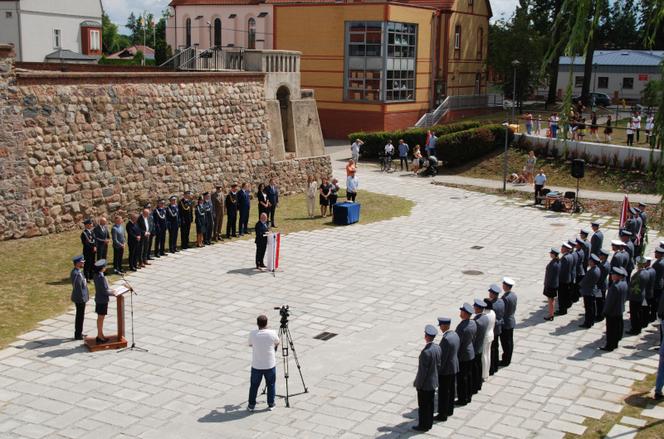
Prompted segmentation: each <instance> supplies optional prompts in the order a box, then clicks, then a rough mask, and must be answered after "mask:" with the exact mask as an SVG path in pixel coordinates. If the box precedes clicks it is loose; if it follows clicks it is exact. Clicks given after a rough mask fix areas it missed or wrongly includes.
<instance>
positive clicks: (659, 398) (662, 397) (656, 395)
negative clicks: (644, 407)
mask: <svg viewBox="0 0 664 439" xmlns="http://www.w3.org/2000/svg"><path fill="white" fill-rule="evenodd" d="M654 398H655V400H657V401H661V400H662V399H664V394H661V393H655V396H654Z"/></svg>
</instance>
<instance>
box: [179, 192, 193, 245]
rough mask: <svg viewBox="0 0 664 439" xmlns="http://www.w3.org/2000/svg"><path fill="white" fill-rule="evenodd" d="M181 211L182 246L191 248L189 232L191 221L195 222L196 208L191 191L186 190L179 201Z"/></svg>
mask: <svg viewBox="0 0 664 439" xmlns="http://www.w3.org/2000/svg"><path fill="white" fill-rule="evenodd" d="M178 210H179V212H180V247H181V248H183V249H187V248H189V232H190V231H191V223H192V222H194V209H193V203H192V201H191V191H186V192H185V193H184V196H183V197H182V198H181V199H180V202H179V203H178Z"/></svg>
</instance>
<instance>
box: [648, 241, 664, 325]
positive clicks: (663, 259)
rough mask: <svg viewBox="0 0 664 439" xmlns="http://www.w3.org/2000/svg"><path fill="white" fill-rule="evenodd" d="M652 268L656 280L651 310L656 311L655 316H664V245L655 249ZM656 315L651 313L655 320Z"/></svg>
mask: <svg viewBox="0 0 664 439" xmlns="http://www.w3.org/2000/svg"><path fill="white" fill-rule="evenodd" d="M652 268H653V269H654V270H655V280H654V285H653V303H652V306H651V311H650V312H651V313H654V314H655V317H662V318H664V300H663V299H662V294H664V247H657V248H656V249H655V262H653V263H652ZM660 309H662V312H660ZM655 317H653V316H652V315H651V317H650V318H651V319H652V320H654V318H655ZM661 335H662V334H660V336H661Z"/></svg>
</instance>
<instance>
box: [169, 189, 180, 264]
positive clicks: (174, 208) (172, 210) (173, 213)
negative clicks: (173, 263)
mask: <svg viewBox="0 0 664 439" xmlns="http://www.w3.org/2000/svg"><path fill="white" fill-rule="evenodd" d="M168 202H169V204H168V207H167V208H166V225H167V227H168V251H169V252H170V253H175V252H177V251H179V250H178V230H179V229H180V221H181V220H180V209H179V208H178V197H176V196H175V195H171V196H170V197H169V198H168Z"/></svg>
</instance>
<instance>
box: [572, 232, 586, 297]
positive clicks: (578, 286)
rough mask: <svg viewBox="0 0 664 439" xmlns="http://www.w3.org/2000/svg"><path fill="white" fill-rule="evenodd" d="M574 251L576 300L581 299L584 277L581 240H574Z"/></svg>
mask: <svg viewBox="0 0 664 439" xmlns="http://www.w3.org/2000/svg"><path fill="white" fill-rule="evenodd" d="M574 246H575V250H574V253H576V255H577V261H576V291H577V300H578V299H579V298H580V297H581V279H583V276H585V275H586V267H587V266H588V265H587V261H586V247H585V245H584V244H583V240H582V239H581V238H576V239H575V240H574Z"/></svg>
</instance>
